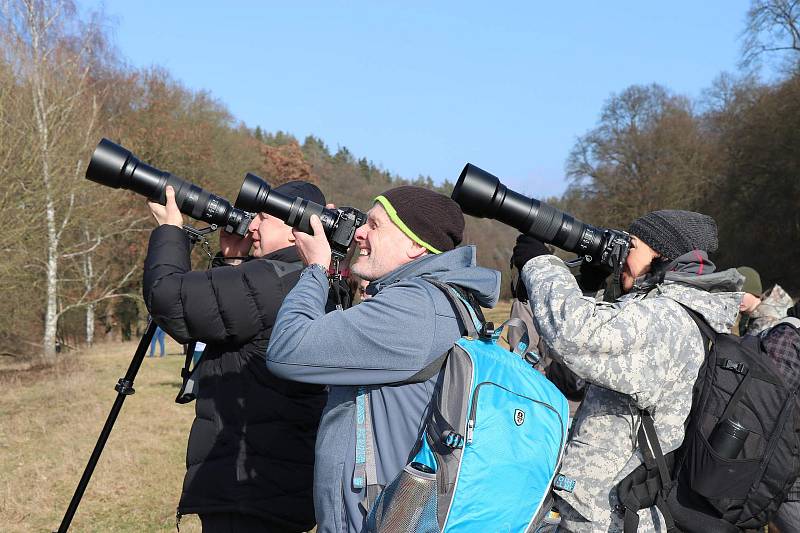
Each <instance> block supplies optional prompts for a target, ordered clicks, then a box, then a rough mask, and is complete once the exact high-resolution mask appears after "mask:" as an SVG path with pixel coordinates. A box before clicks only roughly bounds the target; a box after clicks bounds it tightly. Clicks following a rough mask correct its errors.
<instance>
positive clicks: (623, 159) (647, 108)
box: [567, 85, 710, 227]
mask: <svg viewBox="0 0 800 533" xmlns="http://www.w3.org/2000/svg"><path fill="white" fill-rule="evenodd" d="M702 137H703V136H702V133H701V131H700V129H699V125H698V123H697V121H696V120H695V118H694V115H693V112H692V106H691V104H690V102H689V101H688V100H687V99H686V98H683V97H680V96H674V95H671V94H669V92H667V91H666V90H665V89H664V88H663V87H660V86H658V85H649V86H638V85H634V86H632V87H629V88H628V89H626V90H624V91H623V92H622V93H620V94H619V95H614V96H612V97H611V99H609V101H608V102H607V103H606V105H605V107H604V108H603V112H602V115H601V118H600V121H599V123H598V125H597V127H595V128H594V129H593V130H591V131H589V132H588V133H587V134H585V135H584V136H582V137H580V138H579V139H578V141H577V143H576V145H575V147H574V148H573V150H572V152H571V153H570V156H569V159H568V161H567V175H568V176H569V178H570V180H571V188H572V193H573V194H578V195H579V196H581V197H582V198H583V199H584V200H585V202H584V206H585V207H586V208H587V209H588V211H589V212H587V213H583V214H584V215H586V216H589V217H590V218H591V219H592V220H594V221H596V223H603V224H608V225H612V226H617V227H619V226H621V225H626V224H627V223H629V222H630V221H631V220H632V219H633V218H635V217H636V216H638V215H640V214H642V213H644V212H647V211H652V210H655V209H663V208H665V207H683V208H687V207H691V206H692V205H693V204H694V202H696V201H697V200H698V199H699V198H701V197H702V195H703V191H704V188H705V187H706V186H707V185H708V183H709V181H710V180H709V176H708V174H707V171H708V168H707V158H708V156H709V150H708V146H707V144H706V143H705V142H704V141H703V138H702ZM592 206H594V207H592Z"/></svg>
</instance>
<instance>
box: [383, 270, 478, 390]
mask: <svg viewBox="0 0 800 533" xmlns="http://www.w3.org/2000/svg"><path fill="white" fill-rule="evenodd" d="M422 279H424V280H425V281H427V282H428V283H430V284H431V285H434V286H435V287H437V288H438V289H440V290H441V291H442V292H443V293H444V294H445V296H446V297H447V299H448V301H449V302H450V304H451V305H452V306H453V309H455V311H456V320H457V321H458V323H459V325H460V327H461V330H462V332H466V333H465V334H466V335H467V336H470V337H476V338H477V337H478V331H479V329H478V328H480V327H481V326H482V325H483V321H482V320H481V319H480V318H479V317H478V315H477V314H476V312H475V310H474V309H473V308H472V305H471V304H470V303H469V302H468V301H467V298H466V297H465V296H463V295H462V294H461V293H460V292H459V291H458V288H457V287H454V286H452V285H448V284H447V283H442V282H441V281H439V280H437V279H433V278H422ZM448 352H449V350H448V351H447V352H444V353H443V354H442V355H440V356H439V357H437V358H436V359H434V360H433V361H431V362H430V363H429V364H428V366H426V367H425V368H423V369H422V370H420V371H419V372H417V373H416V374H414V375H413V376H411V377H409V378H408V379H404V380H403V381H400V382H398V383H393V385H405V384H408V383H423V382H425V381H428V380H429V379H431V378H432V377H433V376H435V375H436V374H438V373H439V371H440V370H441V369H442V366H443V365H444V362H445V359H447V354H448Z"/></svg>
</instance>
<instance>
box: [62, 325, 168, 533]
mask: <svg viewBox="0 0 800 533" xmlns="http://www.w3.org/2000/svg"><path fill="white" fill-rule="evenodd" d="M155 331H156V323H155V322H153V321H152V320H151V321H150V323H149V324H148V325H147V330H146V331H145V332H144V335H142V338H141V340H139V347H138V348H136V353H134V354H133V359H132V360H131V364H130V365H129V366H128V371H127V372H126V373H125V377H123V378H120V379H119V381H118V382H117V384H116V385H115V386H114V389H115V390H116V391H117V398H116V400H114V405H112V406H111V412H109V413H108V418H106V423H105V425H103V429H102V430H101V431H100V436H99V437H98V438H97V443H96V444H95V445H94V450H93V451H92V455H91V456H90V457H89V462H88V463H87V464H86V468H85V469H84V471H83V476H81V480H80V481H79V482H78V486H77V487H76V488H75V494H73V495H72V500H71V501H70V502H69V507H67V512H66V513H64V518H63V520H61V525H60V526H59V527H58V533H66V532H67V530H68V529H69V525H70V523H71V522H72V517H73V516H75V511H77V510H78V505H79V504H80V503H81V498H82V497H83V493H84V491H86V487H87V486H88V485H89V480H90V479H91V477H92V473H93V472H94V468H95V466H97V461H98V460H99V459H100V454H101V453H103V447H104V446H105V445H106V441H107V440H108V436H109V435H110V434H111V429H112V428H113V427H114V422H116V421H117V416H118V415H119V412H120V410H121V409H122V403H123V402H124V401H125V397H126V396H128V395H130V394H133V393H134V392H136V391H134V390H133V380H134V379H136V374H137V373H138V372H139V367H141V366H142V361H143V360H144V356H145V353H147V349H148V348H149V346H150V341H151V340H152V339H153V334H154V333H155Z"/></svg>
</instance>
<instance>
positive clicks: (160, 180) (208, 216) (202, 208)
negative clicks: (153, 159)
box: [86, 139, 253, 237]
mask: <svg viewBox="0 0 800 533" xmlns="http://www.w3.org/2000/svg"><path fill="white" fill-rule="evenodd" d="M86 179H89V180H92V181H94V182H96V183H100V184H101V185H105V186H107V187H113V188H114V189H126V190H129V191H133V192H136V193H139V194H141V195H142V196H146V197H147V198H149V199H151V200H153V201H154V202H158V203H160V204H161V205H165V204H166V202H167V196H166V189H167V185H171V186H172V188H173V189H175V202H176V203H177V204H178V209H180V211H181V213H183V214H185V215H188V216H190V217H192V218H194V219H196V220H201V221H204V222H208V223H209V224H210V225H211V226H212V227H215V228H216V227H221V228H224V229H225V231H227V232H228V233H235V234H237V235H240V236H242V237H243V236H245V235H246V234H247V228H248V226H249V225H250V221H251V220H252V219H253V214H251V213H248V212H246V211H244V210H241V209H237V208H235V207H233V206H231V204H230V202H228V201H227V200H226V199H224V198H222V197H220V196H217V195H215V194H211V193H210V192H208V191H206V190H204V189H202V188H200V187H198V186H197V185H194V184H193V183H190V182H188V181H186V180H184V179H182V178H179V177H178V176H173V175H172V174H170V173H169V172H164V171H161V170H158V169H157V168H154V167H151V166H150V165H148V164H146V163H142V162H141V161H140V160H139V159H138V158H136V156H134V155H133V154H132V153H131V152H130V151H129V150H126V149H125V148H123V147H122V146H120V145H118V144H115V143H113V142H111V141H109V140H108V139H103V140H101V141H100V143H99V144H98V145H97V148H95V150H94V153H93V154H92V159H91V161H89V167H88V168H87V169H86Z"/></svg>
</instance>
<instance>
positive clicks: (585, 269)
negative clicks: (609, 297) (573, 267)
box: [576, 261, 611, 292]
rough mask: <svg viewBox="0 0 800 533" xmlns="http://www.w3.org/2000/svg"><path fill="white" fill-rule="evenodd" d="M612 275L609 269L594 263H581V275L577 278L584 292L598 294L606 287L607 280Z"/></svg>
mask: <svg viewBox="0 0 800 533" xmlns="http://www.w3.org/2000/svg"><path fill="white" fill-rule="evenodd" d="M609 275H611V272H609V271H608V269H607V268H605V267H603V266H600V265H595V264H594V263H587V262H586V261H584V262H583V263H581V267H580V274H578V276H576V279H577V280H578V286H579V287H580V288H581V291H583V292H597V291H599V290H600V289H602V288H604V287H605V286H606V279H607V278H608V276H609Z"/></svg>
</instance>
